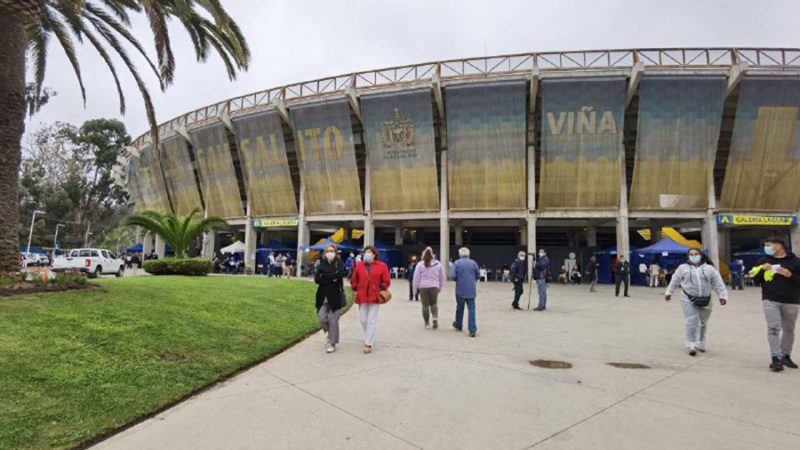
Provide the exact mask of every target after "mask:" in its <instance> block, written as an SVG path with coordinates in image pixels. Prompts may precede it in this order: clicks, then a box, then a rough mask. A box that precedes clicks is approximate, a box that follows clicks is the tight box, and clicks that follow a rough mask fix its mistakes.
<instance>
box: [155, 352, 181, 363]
mask: <svg viewBox="0 0 800 450" xmlns="http://www.w3.org/2000/svg"><path fill="white" fill-rule="evenodd" d="M158 357H159V358H161V359H162V360H164V361H170V362H185V361H188V360H189V357H188V356H186V355H183V354H180V353H173V352H164V353H162V354H160V355H158Z"/></svg>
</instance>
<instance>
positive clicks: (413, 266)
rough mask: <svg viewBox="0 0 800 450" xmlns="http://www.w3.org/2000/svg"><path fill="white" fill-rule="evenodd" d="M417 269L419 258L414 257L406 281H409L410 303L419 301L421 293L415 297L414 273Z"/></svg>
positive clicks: (407, 270)
mask: <svg viewBox="0 0 800 450" xmlns="http://www.w3.org/2000/svg"><path fill="white" fill-rule="evenodd" d="M416 269H417V257H416V256H412V257H411V262H410V263H408V267H407V268H406V280H408V301H413V300H416V301H419V292H417V295H414V271H415V270H416Z"/></svg>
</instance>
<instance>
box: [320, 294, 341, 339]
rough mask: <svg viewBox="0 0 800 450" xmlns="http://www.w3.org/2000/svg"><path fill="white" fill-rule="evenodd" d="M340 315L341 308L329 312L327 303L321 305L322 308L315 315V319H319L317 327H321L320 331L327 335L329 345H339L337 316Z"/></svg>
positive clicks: (329, 308)
mask: <svg viewBox="0 0 800 450" xmlns="http://www.w3.org/2000/svg"><path fill="white" fill-rule="evenodd" d="M341 313H342V308H339V309H338V310H336V311H331V307H330V306H328V302H325V303H323V304H322V308H320V309H319V312H318V313H317V319H319V325H320V326H321V327H322V330H323V331H325V332H326V333H328V342H330V343H331V344H334V345H336V344H338V343H339V315H340V314H341Z"/></svg>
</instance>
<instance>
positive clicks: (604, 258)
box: [594, 245, 639, 283]
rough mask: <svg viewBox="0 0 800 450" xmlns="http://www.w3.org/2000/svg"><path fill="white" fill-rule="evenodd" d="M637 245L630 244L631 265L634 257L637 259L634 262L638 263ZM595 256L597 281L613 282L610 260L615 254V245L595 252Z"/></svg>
mask: <svg viewBox="0 0 800 450" xmlns="http://www.w3.org/2000/svg"><path fill="white" fill-rule="evenodd" d="M638 250H639V247H637V246H635V245H631V266H633V260H634V258H636V259H637V262H636V264H639V262H638V257H637V256H636V253H634V252H636V251H638ZM594 255H595V256H596V257H597V281H598V282H599V283H613V282H614V275H613V274H612V273H611V261H612V260H613V259H614V258H615V257H616V256H617V247H609V248H607V249H605V250H601V251H599V252H595V254H594Z"/></svg>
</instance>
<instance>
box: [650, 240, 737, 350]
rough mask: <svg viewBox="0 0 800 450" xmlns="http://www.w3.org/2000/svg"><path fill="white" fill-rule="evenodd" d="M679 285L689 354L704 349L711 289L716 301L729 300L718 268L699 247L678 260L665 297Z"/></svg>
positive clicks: (709, 312)
mask: <svg viewBox="0 0 800 450" xmlns="http://www.w3.org/2000/svg"><path fill="white" fill-rule="evenodd" d="M678 287H680V288H681V307H682V308H683V316H684V317H685V318H686V348H687V349H688V350H689V354H690V355H691V356H695V355H696V354H697V352H698V351H700V352H705V351H706V326H707V324H708V319H709V318H710V317H711V292H712V291H715V292H716V293H717V295H718V296H719V304H720V305H725V304H726V303H728V291H727V289H725V282H724V281H722V276H721V275H720V274H719V271H718V270H717V269H716V268H715V267H714V265H713V264H711V261H709V260H708V257H706V255H704V254H703V252H701V251H700V250H698V249H696V248H693V249H691V250H689V261H688V262H686V263H684V264H681V265H680V266H678V268H677V269H676V270H675V273H674V274H673V275H672V280H671V281H670V283H669V286H667V292H666V293H665V294H664V297H665V299H666V300H667V301H670V300H671V299H672V293H673V292H675V290H676V289H677V288H678Z"/></svg>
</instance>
